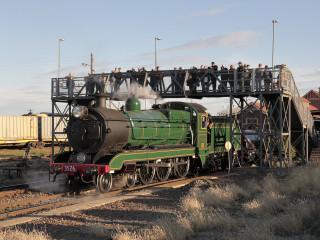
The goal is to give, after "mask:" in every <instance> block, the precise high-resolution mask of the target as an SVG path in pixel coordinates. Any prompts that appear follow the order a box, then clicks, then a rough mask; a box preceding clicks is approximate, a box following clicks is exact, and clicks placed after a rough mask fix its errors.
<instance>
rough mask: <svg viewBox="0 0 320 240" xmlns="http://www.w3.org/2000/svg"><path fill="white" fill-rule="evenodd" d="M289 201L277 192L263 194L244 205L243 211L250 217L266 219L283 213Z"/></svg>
mask: <svg viewBox="0 0 320 240" xmlns="http://www.w3.org/2000/svg"><path fill="white" fill-rule="evenodd" d="M287 202H288V199H287V198H286V196H284V195H280V194H279V193H277V192H273V191H271V192H267V191H266V192H263V193H262V194H260V195H259V196H258V197H257V198H255V199H253V200H251V201H248V202H246V203H244V204H243V210H244V212H245V213H246V214H248V215H249V216H254V217H265V216H268V215H272V214H276V213H277V212H279V211H283V209H284V208H285V204H287Z"/></svg>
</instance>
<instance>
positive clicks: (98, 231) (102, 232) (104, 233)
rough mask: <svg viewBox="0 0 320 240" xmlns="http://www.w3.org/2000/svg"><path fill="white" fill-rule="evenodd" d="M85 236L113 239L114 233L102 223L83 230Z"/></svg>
mask: <svg viewBox="0 0 320 240" xmlns="http://www.w3.org/2000/svg"><path fill="white" fill-rule="evenodd" d="M82 231H83V232H84V233H85V234H89V235H92V236H94V237H97V238H107V239H108V238H111V235H112V233H113V232H112V231H111V230H109V229H108V228H107V227H106V226H105V225H103V224H101V223H94V224H91V225H88V226H86V227H84V228H83V229H82Z"/></svg>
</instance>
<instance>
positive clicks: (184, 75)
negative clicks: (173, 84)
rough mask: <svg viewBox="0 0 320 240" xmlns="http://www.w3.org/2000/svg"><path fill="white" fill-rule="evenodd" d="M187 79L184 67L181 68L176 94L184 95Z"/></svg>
mask: <svg viewBox="0 0 320 240" xmlns="http://www.w3.org/2000/svg"><path fill="white" fill-rule="evenodd" d="M185 77H186V73H185V71H184V70H183V67H179V72H178V76H177V79H178V84H179V85H177V88H176V92H178V93H182V91H183V86H184V80H185Z"/></svg>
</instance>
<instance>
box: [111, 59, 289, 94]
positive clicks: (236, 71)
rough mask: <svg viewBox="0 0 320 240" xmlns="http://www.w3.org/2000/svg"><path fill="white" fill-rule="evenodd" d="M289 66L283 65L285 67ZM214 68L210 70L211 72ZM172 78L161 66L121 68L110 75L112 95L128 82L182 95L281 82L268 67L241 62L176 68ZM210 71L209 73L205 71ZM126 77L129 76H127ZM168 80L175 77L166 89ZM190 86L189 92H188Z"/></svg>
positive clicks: (264, 88)
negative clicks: (124, 70)
mask: <svg viewBox="0 0 320 240" xmlns="http://www.w3.org/2000/svg"><path fill="white" fill-rule="evenodd" d="M284 66H285V65H281V67H284ZM209 69H210V70H209ZM173 70H174V71H171V72H170V73H171V75H168V74H166V75H165V76H164V72H163V71H160V68H159V67H156V68H155V69H152V70H151V71H147V70H146V68H145V67H141V68H138V70H136V69H135V68H134V67H133V68H132V69H130V70H128V71H127V72H126V73H128V74H125V72H122V69H121V68H118V67H116V68H115V69H114V70H112V72H111V74H110V79H109V82H110V86H111V92H117V91H119V89H120V86H121V85H122V84H123V83H124V82H125V84H128V83H127V81H125V79H128V78H129V80H130V85H131V84H139V85H141V86H150V87H151V89H153V90H154V91H156V92H159V93H164V92H172V93H182V91H183V89H185V90H189V91H191V92H192V93H195V92H199V89H200V87H201V92H204V93H209V92H228V91H231V92H244V91H271V90H273V89H274V88H276V87H277V86H278V83H277V82H273V79H275V78H274V77H273V73H272V69H270V68H269V67H268V65H265V66H264V67H263V66H262V64H261V63H260V64H258V66H257V68H251V67H250V65H249V64H244V65H243V64H242V62H238V67H237V68H235V66H234V65H230V67H229V69H228V68H227V67H226V66H225V65H224V64H222V65H221V67H220V69H219V67H218V66H217V65H216V64H215V62H212V63H211V66H206V65H201V66H200V68H199V69H198V68H197V67H195V66H193V67H191V68H189V69H183V67H179V68H176V67H175V68H174V69H173ZM203 70H207V71H203ZM124 76H125V77H124ZM164 77H167V78H168V77H171V84H170V86H166V85H165V82H164ZM187 87H188V88H189V89H187Z"/></svg>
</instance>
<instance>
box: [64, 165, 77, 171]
mask: <svg viewBox="0 0 320 240" xmlns="http://www.w3.org/2000/svg"><path fill="white" fill-rule="evenodd" d="M75 171H76V168H75V167H74V166H71V165H64V167H63V172H75Z"/></svg>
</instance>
